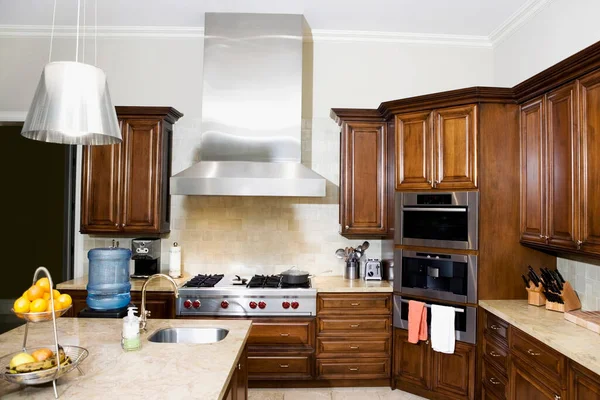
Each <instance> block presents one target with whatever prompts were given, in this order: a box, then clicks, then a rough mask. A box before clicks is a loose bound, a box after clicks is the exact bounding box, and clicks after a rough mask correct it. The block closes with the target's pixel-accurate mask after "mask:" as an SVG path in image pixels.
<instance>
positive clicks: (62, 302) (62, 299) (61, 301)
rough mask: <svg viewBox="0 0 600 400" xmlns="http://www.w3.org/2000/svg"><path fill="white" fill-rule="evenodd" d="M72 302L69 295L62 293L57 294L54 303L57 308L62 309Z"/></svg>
mask: <svg viewBox="0 0 600 400" xmlns="http://www.w3.org/2000/svg"><path fill="white" fill-rule="evenodd" d="M72 303H73V299H71V296H69V295H68V294H66V293H63V294H61V295H60V296H58V302H57V304H56V305H57V308H58V309H60V310H62V309H65V308H68V307H69V306H70V305H71V304H72Z"/></svg>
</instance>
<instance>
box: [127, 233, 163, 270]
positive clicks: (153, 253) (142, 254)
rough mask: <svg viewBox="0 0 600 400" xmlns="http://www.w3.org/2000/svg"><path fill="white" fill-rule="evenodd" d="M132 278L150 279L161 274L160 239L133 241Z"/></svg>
mask: <svg viewBox="0 0 600 400" xmlns="http://www.w3.org/2000/svg"><path fill="white" fill-rule="evenodd" d="M131 259H132V260H133V263H134V269H133V275H131V277H132V278H148V277H149V276H150V275H154V274H158V273H159V272H160V239H156V238H138V239H133V240H132V241H131Z"/></svg>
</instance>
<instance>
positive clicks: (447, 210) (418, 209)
mask: <svg viewBox="0 0 600 400" xmlns="http://www.w3.org/2000/svg"><path fill="white" fill-rule="evenodd" d="M402 211H433V212H467V209H466V208H464V207H458V208H457V207H453V208H450V207H448V208H444V207H404V208H403V209H402Z"/></svg>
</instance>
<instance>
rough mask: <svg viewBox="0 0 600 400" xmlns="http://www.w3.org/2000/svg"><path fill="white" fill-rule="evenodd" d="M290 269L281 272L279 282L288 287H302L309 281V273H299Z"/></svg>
mask: <svg viewBox="0 0 600 400" xmlns="http://www.w3.org/2000/svg"><path fill="white" fill-rule="evenodd" d="M293 268H295V267H292V268H290V269H288V270H287V271H283V272H282V273H281V274H280V275H281V281H282V282H283V283H285V284H288V285H303V284H305V283H307V282H308V280H309V275H310V274H309V273H308V272H306V271H299V270H297V269H293Z"/></svg>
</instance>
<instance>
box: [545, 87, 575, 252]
mask: <svg viewBox="0 0 600 400" xmlns="http://www.w3.org/2000/svg"><path fill="white" fill-rule="evenodd" d="M575 89H576V87H575V84H570V85H567V86H564V87H561V88H559V89H557V90H555V91H553V92H550V93H548V95H547V100H546V110H547V117H546V129H547V135H548V163H547V165H548V234H547V235H548V236H549V238H548V243H549V244H551V245H553V246H560V247H567V248H573V247H576V246H577V244H576V236H577V228H576V222H577V211H578V200H577V198H578V195H577V176H578V165H577V153H578V151H577V146H578V138H577V135H578V128H577V118H576V117H575V93H576V92H575Z"/></svg>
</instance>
